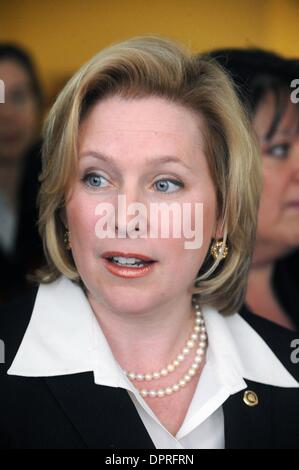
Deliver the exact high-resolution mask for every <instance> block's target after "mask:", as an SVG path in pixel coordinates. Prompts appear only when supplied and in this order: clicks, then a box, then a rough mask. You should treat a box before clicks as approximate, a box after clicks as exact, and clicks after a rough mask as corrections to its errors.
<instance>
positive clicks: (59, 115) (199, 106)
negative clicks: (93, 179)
mask: <svg viewBox="0 0 299 470" xmlns="http://www.w3.org/2000/svg"><path fill="white" fill-rule="evenodd" d="M113 95H120V96H122V97H130V98H137V97H144V96H159V97H163V98H165V99H168V100H170V101H171V102H174V103H178V104H181V105H183V106H185V107H186V108H188V109H190V110H193V111H195V112H197V113H198V114H199V115H200V116H201V117H202V118H203V120H204V139H205V147H206V148H205V154H206V157H207V161H208V164H209V169H210V172H211V176H212V179H213V182H214V185H215V190H216V195H217V204H218V215H219V217H221V220H222V221H223V230H224V233H225V236H224V238H226V235H227V240H226V242H227V244H228V247H229V254H228V256H227V258H226V259H225V260H223V261H219V259H218V260H217V261H216V262H215V263H214V262H212V257H211V255H210V253H209V252H208V253H207V256H206V259H205V262H204V263H203V266H202V267H201V269H200V271H199V273H198V278H197V280H195V282H194V288H193V291H192V293H193V295H194V296H196V297H197V300H198V301H199V302H200V303H202V304H209V305H211V306H213V307H214V308H216V309H218V310H219V311H220V312H222V313H224V314H228V313H232V312H234V311H237V310H238V308H239V307H240V305H241V303H242V302H243V298H244V294H245V289H246V282H247V274H248V269H249V266H250V261H251V256H252V250H253V245H254V238H255V229H256V220H257V210H258V201H259V194H260V190H261V169H260V158H259V155H258V150H257V146H256V143H255V141H254V140H253V138H252V135H251V130H250V124H249V122H248V120H247V118H246V116H245V114H244V112H243V110H242V107H241V105H240V103H239V101H238V99H237V97H236V95H235V93H234V91H233V87H232V84H231V82H230V80H229V78H228V77H227V76H226V74H225V73H224V72H223V70H222V69H221V68H220V67H219V66H218V65H216V64H215V63H213V62H212V61H210V60H208V59H203V58H200V57H199V56H193V55H192V54H191V53H190V52H189V51H187V50H185V49H184V48H183V47H182V46H181V45H178V44H176V43H174V42H172V41H169V40H167V39H161V38H156V37H141V38H134V39H131V40H128V41H125V42H122V43H120V44H116V45H112V46H111V47H109V48H106V49H104V50H103V51H101V52H100V53H98V54H97V55H95V56H94V57H93V58H92V59H91V60H90V61H89V62H87V63H86V64H85V65H83V67H82V68H81V69H80V70H79V71H78V72H77V73H76V74H75V75H74V76H73V77H72V78H71V79H70V81H69V82H68V83H67V85H66V86H65V88H64V89H63V90H62V92H61V93H60V95H59V96H58V98H57V100H56V102H55V104H54V106H53V107H52V109H51V111H50V113H49V116H48V119H47V121H46V123H45V127H44V145H43V154H42V163H43V169H42V174H41V177H40V181H41V188H40V193H39V199H38V201H39V209H40V217H39V231H40V234H41V237H42V239H43V244H44V251H45V254H46V257H47V261H48V265H47V266H46V267H45V268H44V269H42V270H40V271H39V272H38V273H37V280H38V281H39V282H43V283H48V282H52V281H54V280H55V279H57V278H58V277H59V276H60V275H61V274H63V275H65V276H67V277H68V278H69V279H71V280H74V281H76V282H79V283H80V282H81V280H80V277H79V274H78V272H77V269H76V266H75V263H74V260H73V257H72V254H71V252H70V251H68V250H67V249H66V247H65V244H64V234H65V227H64V224H63V222H62V220H61V217H60V211H61V209H62V208H63V207H64V204H65V195H66V192H67V189H68V188H69V187H71V182H72V175H73V173H74V168H75V167H76V164H77V158H78V156H77V139H78V131H79V126H80V122H81V121H82V119H83V118H84V116H85V114H86V112H87V111H88V110H89V109H90V108H91V107H92V106H93V105H94V104H95V103H96V102H98V101H99V100H101V99H103V98H106V97H108V96H113ZM207 270H208V271H209V276H208V277H207V276H205V275H204V273H205V272H206V271H207ZM206 277H207V278H206Z"/></svg>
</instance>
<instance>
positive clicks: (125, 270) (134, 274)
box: [104, 255, 157, 279]
mask: <svg viewBox="0 0 299 470" xmlns="http://www.w3.org/2000/svg"><path fill="white" fill-rule="evenodd" d="M114 256H116V255H114ZM104 264H105V267H106V269H107V270H108V271H109V272H110V273H111V274H114V275H115V276H118V277H123V278H127V279H134V278H138V277H143V276H146V275H147V274H149V273H150V272H151V271H153V269H154V267H155V266H156V264H157V263H156V262H152V263H149V264H147V265H145V266H141V267H140V268H130V267H127V266H118V265H117V264H114V263H112V262H111V261H109V260H108V259H105V258H104Z"/></svg>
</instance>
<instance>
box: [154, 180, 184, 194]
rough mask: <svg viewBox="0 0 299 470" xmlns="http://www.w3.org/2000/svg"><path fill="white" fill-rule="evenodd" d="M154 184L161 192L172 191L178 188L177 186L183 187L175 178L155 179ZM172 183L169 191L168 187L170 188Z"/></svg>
mask: <svg viewBox="0 0 299 470" xmlns="http://www.w3.org/2000/svg"><path fill="white" fill-rule="evenodd" d="M154 184H155V185H156V187H158V186H159V189H158V190H159V191H160V192H163V193H168V194H169V193H174V192H176V191H177V190H178V187H181V188H182V187H183V186H184V185H183V183H181V182H180V181H177V180H171V179H162V180H159V181H156V182H155V183H154ZM170 185H172V190H171V191H168V189H169V188H170V189H171V186H170Z"/></svg>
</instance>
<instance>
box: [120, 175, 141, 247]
mask: <svg viewBox="0 0 299 470" xmlns="http://www.w3.org/2000/svg"><path fill="white" fill-rule="evenodd" d="M115 226H116V227H115V228H116V232H117V234H118V235H120V234H122V236H123V237H127V236H128V237H132V238H138V237H140V236H141V235H142V234H145V233H146V231H147V230H148V217H147V206H146V204H145V201H144V199H143V198H142V194H141V190H140V188H138V186H137V185H133V184H130V185H129V184H128V185H126V187H125V188H124V190H123V191H122V192H120V193H119V194H118V200H117V201H116V214H115Z"/></svg>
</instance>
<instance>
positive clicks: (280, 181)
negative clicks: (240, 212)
mask: <svg viewBox="0 0 299 470" xmlns="http://www.w3.org/2000/svg"><path fill="white" fill-rule="evenodd" d="M283 188H284V172H283V171H281V170H279V171H278V169H277V168H273V166H272V165H270V164H264V168H263V191H262V194H261V200H260V209H259V218H260V219H262V218H264V219H266V220H269V219H271V218H272V217H275V215H276V214H277V213H278V212H279V210H280V206H281V203H282V198H283Z"/></svg>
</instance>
